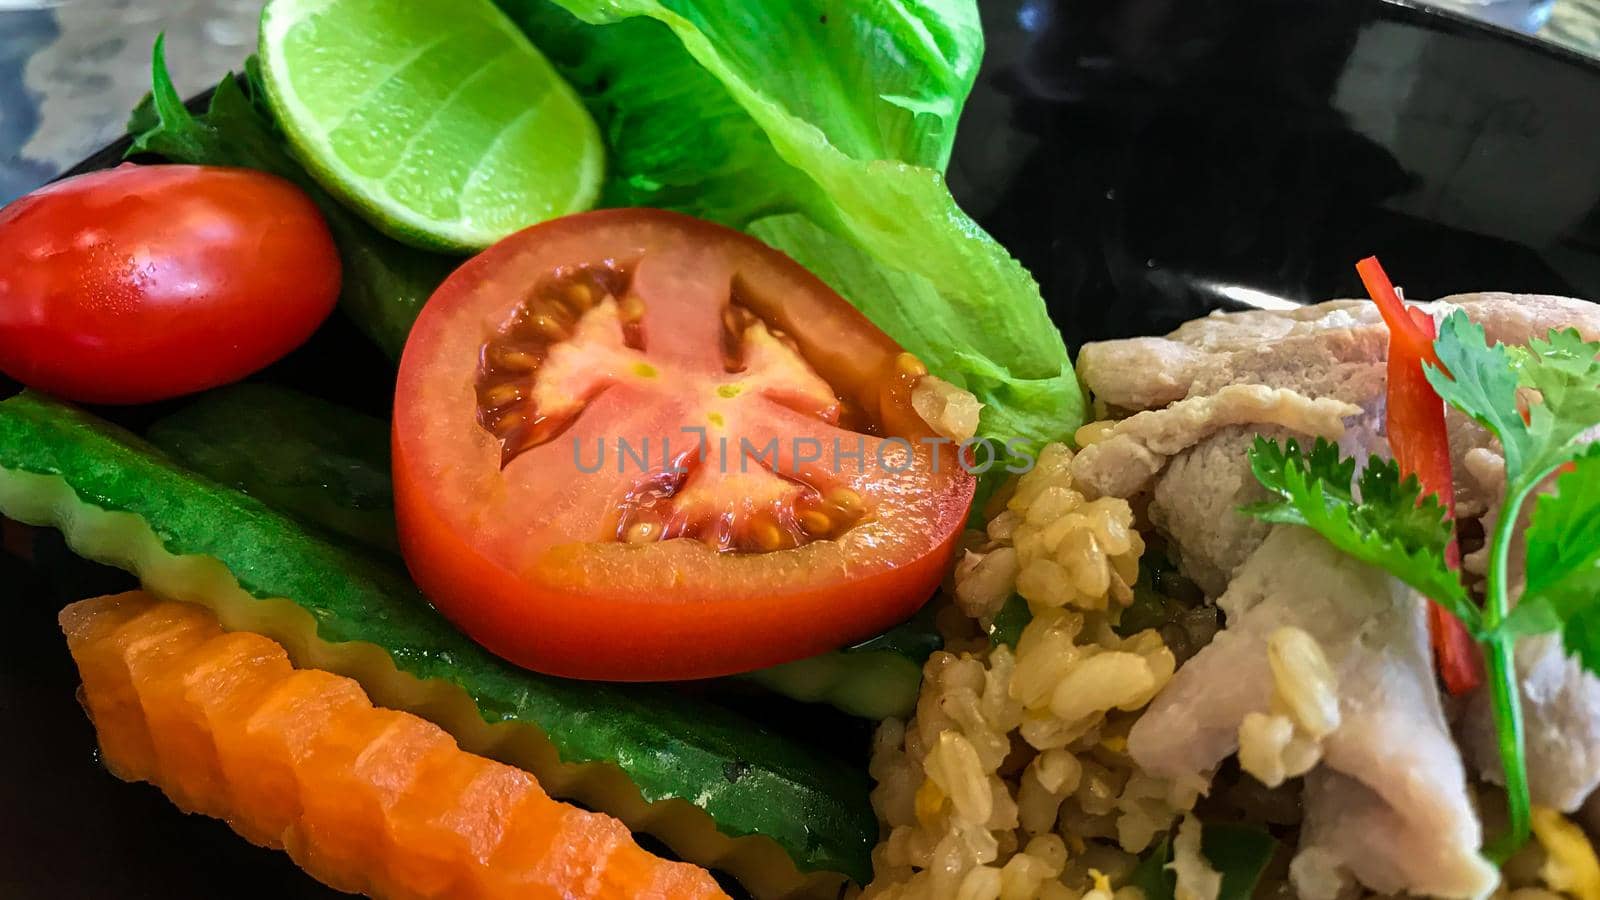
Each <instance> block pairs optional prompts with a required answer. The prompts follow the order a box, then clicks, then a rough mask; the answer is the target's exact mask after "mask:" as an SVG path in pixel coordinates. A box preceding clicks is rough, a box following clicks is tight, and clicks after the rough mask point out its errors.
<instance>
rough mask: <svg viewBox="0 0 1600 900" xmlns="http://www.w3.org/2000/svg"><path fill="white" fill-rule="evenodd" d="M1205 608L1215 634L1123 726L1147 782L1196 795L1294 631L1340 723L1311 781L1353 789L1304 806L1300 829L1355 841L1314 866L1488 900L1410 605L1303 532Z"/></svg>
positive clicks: (1451, 745)
mask: <svg viewBox="0 0 1600 900" xmlns="http://www.w3.org/2000/svg"><path fill="white" fill-rule="evenodd" d="M1218 606H1220V607H1221V608H1222V610H1223V612H1224V613H1226V614H1227V621H1228V627H1227V628H1226V629H1225V630H1224V631H1223V632H1222V633H1220V634H1219V635H1217V638H1216V639H1215V640H1214V641H1213V642H1212V643H1211V644H1210V645H1208V646H1207V647H1206V648H1205V649H1203V650H1201V651H1200V653H1199V654H1197V655H1196V656H1195V657H1194V658H1193V659H1191V660H1190V661H1189V662H1188V663H1187V664H1185V665H1184V666H1183V667H1182V668H1180V669H1179V670H1178V672H1177V674H1176V675H1175V676H1174V677H1173V679H1172V681H1171V683H1169V684H1168V686H1167V687H1166V689H1165V690H1163V691H1162V692H1161V694H1160V695H1159V696H1157V697H1156V699H1155V701H1154V702H1152V703H1151V705H1150V707H1149V709H1148V710H1147V711H1146V713H1145V714H1144V715H1143V716H1142V717H1141V718H1140V719H1139V721H1138V723H1137V724H1135V726H1134V728H1133V730H1132V732H1131V733H1130V734H1129V737H1128V750H1129V752H1130V754H1131V755H1132V756H1133V759H1134V761H1135V762H1137V763H1138V764H1139V765H1140V766H1141V767H1143V768H1144V769H1145V770H1146V771H1148V772H1150V773H1152V774H1154V775H1157V776H1161V777H1166V778H1172V779H1175V780H1179V781H1182V782H1185V783H1205V782H1206V781H1207V780H1208V779H1209V777H1210V775H1211V773H1212V772H1213V771H1214V770H1215V769H1216V767H1217V766H1218V765H1219V764H1220V763H1221V762H1222V761H1223V760H1224V759H1225V758H1227V757H1228V756H1229V755H1231V754H1233V753H1235V752H1237V750H1238V731H1239V726H1240V724H1241V723H1242V722H1243V721H1244V718H1245V716H1246V715H1248V714H1249V713H1252V712H1260V713H1265V712H1268V711H1269V710H1270V706H1271V697H1272V690H1273V687H1272V683H1273V682H1272V675H1271V670H1270V667H1269V664H1268V662H1267V652H1266V646H1267V639H1268V636H1269V635H1271V634H1272V633H1273V632H1274V631H1276V630H1277V629H1278V628H1280V627H1283V626H1295V627H1298V628H1300V629H1302V630H1304V631H1305V632H1307V633H1308V634H1310V635H1311V636H1312V637H1314V638H1316V639H1317V641H1318V642H1319V643H1320V644H1321V645H1322V648H1323V651H1324V653H1325V654H1326V655H1327V657H1328V661H1329V663H1330V664H1331V665H1332V666H1333V668H1334V671H1335V672H1336V673H1337V676H1338V681H1339V686H1340V687H1339V708H1340V714H1341V717H1340V724H1339V726H1338V728H1336V729H1335V730H1334V731H1333V733H1332V734H1330V735H1329V736H1328V737H1327V738H1326V739H1325V740H1324V742H1323V754H1324V755H1323V762H1322V766H1321V769H1319V770H1316V771H1321V770H1326V771H1327V772H1329V773H1331V774H1334V775H1337V776H1341V777H1343V778H1344V779H1346V780H1348V781H1349V782H1350V783H1352V784H1353V785H1357V786H1359V787H1360V790H1359V791H1326V792H1317V793H1315V794H1309V795H1308V797H1307V808H1306V816H1307V821H1308V822H1314V821H1320V822H1323V823H1330V822H1337V823H1339V824H1340V826H1341V828H1350V829H1356V830H1358V831H1361V830H1364V831H1365V832H1366V834H1365V835H1364V838H1363V839H1361V840H1358V839H1356V838H1353V837H1352V838H1347V839H1342V840H1335V839H1334V838H1332V837H1328V838H1326V839H1323V840H1320V841H1319V842H1318V843H1317V847H1318V850H1319V853H1318V855H1317V856H1316V857H1315V858H1316V859H1318V860H1320V861H1321V864H1322V865H1323V866H1324V868H1326V867H1327V866H1338V867H1342V868H1344V869H1348V871H1349V872H1350V873H1351V874H1353V875H1354V876H1355V877H1356V878H1357V879H1359V880H1361V882H1362V883H1363V884H1367V885H1368V886H1369V887H1371V888H1374V889H1376V890H1380V891H1386V892H1387V891H1395V890H1402V889H1403V890H1407V891H1410V892H1413V893H1424V894H1434V895H1437V896H1445V897H1478V896H1481V895H1483V894H1484V893H1487V891H1488V890H1490V889H1491V888H1492V887H1493V885H1494V883H1495V879H1496V875H1495V872H1494V870H1493V868H1492V867H1490V866H1489V865H1488V864H1487V863H1485V862H1484V861H1483V860H1482V858H1481V857H1479V855H1478V845H1479V843H1480V840H1481V833H1480V828H1479V825H1478V819H1477V815H1476V813H1475V812H1474V810H1473V808H1472V806H1471V803H1470V802H1469V799H1468V795H1467V789H1466V773H1465V769H1464V767H1463V765H1462V761H1461V756H1460V753H1459V751H1458V750H1457V749H1456V745H1455V742H1454V741H1453V740H1452V738H1451V736H1450V732H1449V728H1448V726H1447V725H1446V723H1445V719H1444V713H1443V710H1442V709H1441V706H1440V702H1439V696H1438V691H1437V689H1436V688H1435V682H1434V674H1433V662H1432V658H1431V656H1430V654H1429V651H1428V643H1427V626H1426V619H1425V613H1424V606H1423V601H1422V599H1421V598H1419V597H1418V596H1417V595H1416V594H1415V593H1413V592H1411V591H1410V590H1408V589H1406V588H1404V587H1403V586H1402V585H1400V584H1399V583H1398V582H1396V581H1394V580H1393V579H1391V578H1389V577H1388V576H1386V575H1384V574H1383V573H1382V572H1380V571H1379V570H1377V569H1374V568H1372V567H1369V566H1366V565H1363V564H1361V563H1359V562H1357V561H1355V560H1353V559H1351V558H1350V557H1347V556H1345V555H1344V554H1342V553H1340V552H1339V551H1337V550H1336V549H1334V548H1333V547H1332V546H1331V545H1329V544H1328V543H1327V542H1326V541H1323V540H1322V539H1321V538H1320V537H1318V536H1317V535H1315V534H1314V533H1312V532H1310V531H1309V530H1307V529H1303V528H1296V527H1289V526H1278V527H1276V528H1274V529H1273V530H1272V532H1271V533H1270V534H1269V535H1268V536H1267V538H1266V540H1265V541H1263V542H1262V544H1261V546H1260V547H1259V548H1258V549H1257V550H1256V552H1255V553H1253V554H1252V555H1251V556H1250V558H1249V559H1248V560H1247V561H1246V562H1245V563H1244V565H1243V566H1242V567H1240V569H1239V571H1238V573H1237V575H1236V576H1235V577H1234V579H1233V581H1232V583H1231V584H1230V585H1229V586H1228V589H1227V591H1226V592H1225V593H1224V594H1223V595H1222V597H1221V598H1220V599H1219V600H1218ZM1318 777H1319V778H1320V777H1322V776H1318Z"/></svg>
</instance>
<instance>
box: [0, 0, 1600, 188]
mask: <svg viewBox="0 0 1600 900" xmlns="http://www.w3.org/2000/svg"><path fill="white" fill-rule="evenodd" d="M1456 2H1458V3H1459V2H1464V0H1456ZM1465 2H1470V0H1465ZM260 7H261V0H0V203H5V202H8V201H9V200H11V199H13V198H15V197H17V196H20V195H21V194H23V193H26V192H27V191H29V190H32V189H33V188H34V187H36V186H38V185H40V184H43V183H44V182H46V181H48V180H49V179H50V178H52V177H54V176H55V175H56V174H58V173H59V172H61V171H62V170H63V169H65V168H67V167H69V166H71V165H72V164H74V163H75V162H77V161H78V160H80V159H82V158H83V157H85V156H87V155H88V154H89V153H91V152H93V151H94V150H95V149H96V148H98V147H101V146H103V145H104V144H106V143H107V142H109V141H111V140H112V139H114V138H116V137H117V136H119V135H120V134H122V132H123V130H124V129H123V123H124V122H125V121H126V119H127V115H128V112H129V110H131V109H132V108H133V106H134V104H136V103H137V102H138V101H139V98H140V97H142V96H143V95H144V94H145V92H146V91H147V90H149V84H150V82H149V73H150V44H151V42H152V41H153V40H154V38H155V36H156V34H157V33H160V32H165V33H166V36H167V58H168V60H169V61H170V62H171V65H172V70H173V78H174V80H175V81H176V83H177V85H178V88H179V90H180V91H181V92H183V93H184V94H185V95H188V94H191V93H195V92H198V91H200V90H203V89H205V88H207V87H209V86H211V85H213V84H215V83H216V82H217V80H218V79H220V78H221V77H222V75H223V74H224V73H225V72H227V71H229V70H230V69H233V68H236V67H237V66H238V65H239V64H240V62H241V61H242V60H243V59H244V58H245V57H246V56H247V55H248V54H249V53H250V52H251V49H252V47H253V45H254V42H255V35H256V20H257V16H258V14H259V11H260ZM1539 36H1540V37H1542V38H1545V39H1548V40H1550V41H1552V42H1554V43H1557V44H1561V45H1564V46H1567V47H1569V48H1572V49H1575V50H1578V51H1580V52H1586V53H1590V54H1593V55H1595V56H1597V57H1600V0H1557V2H1556V6H1555V8H1554V10H1553V12H1552V14H1551V16H1550V19H1549V21H1548V22H1547V23H1546V24H1545V25H1544V27H1543V28H1542V29H1541V31H1540V32H1539Z"/></svg>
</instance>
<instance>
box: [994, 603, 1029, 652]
mask: <svg viewBox="0 0 1600 900" xmlns="http://www.w3.org/2000/svg"><path fill="white" fill-rule="evenodd" d="M1032 621H1033V611H1032V610H1030V609H1028V601H1026V600H1024V599H1022V597H1021V596H1019V595H1017V594H1012V595H1011V596H1010V597H1008V598H1007V599H1006V602H1005V604H1004V605H1003V606H1001V607H1000V611H999V612H997V613H995V616H994V621H993V622H991V623H989V644H990V645H991V646H996V647H998V646H1000V645H1001V644H1005V645H1006V646H1008V647H1016V646H1017V641H1020V640H1022V630H1023V629H1024V628H1027V627H1028V623H1029V622H1032Z"/></svg>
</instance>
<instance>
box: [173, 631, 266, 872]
mask: <svg viewBox="0 0 1600 900" xmlns="http://www.w3.org/2000/svg"><path fill="white" fill-rule="evenodd" d="M206 647H207V648H210V649H211V650H212V653H211V655H210V656H209V657H205V658H203V659H197V660H195V662H194V664H193V666H192V668H191V669H190V670H189V671H188V673H186V675H185V676H184V688H185V690H184V702H185V709H184V713H183V717H182V718H183V721H184V724H185V726H186V727H188V728H190V729H193V733H194V735H195V740H196V746H197V747H198V746H199V736H200V735H204V740H205V746H206V748H207V749H208V750H209V752H210V759H211V762H212V763H213V764H214V765H215V766H216V772H217V774H218V777H219V778H220V780H221V783H222V785H223V791H224V797H225V800H226V803H225V807H224V808H225V814H224V815H222V816H221V817H222V818H225V819H227V820H228V824H229V825H231V826H233V830H234V831H237V832H239V834H241V835H243V836H244V838H245V839H246V840H248V841H250V842H251V843H253V844H260V845H262V846H265V847H273V848H277V847H280V846H281V845H282V842H283V828H284V825H285V821H284V819H283V817H281V816H279V817H276V818H274V817H273V816H271V815H261V814H260V811H259V810H257V809H255V808H253V807H252V805H251V804H249V803H246V802H244V801H243V800H242V798H241V797H240V796H239V791H238V788H239V785H240V784H241V778H240V777H237V773H231V772H230V770H229V766H228V764H227V763H228V760H227V759H226V758H225V757H224V755H223V753H222V752H221V751H220V750H219V749H218V747H217V738H218V735H219V734H222V733H224V731H225V729H224V728H221V727H219V723H226V722H240V721H244V720H245V719H247V718H248V716H249V715H250V713H251V712H253V711H254V710H255V709H256V707H257V706H259V705H260V704H261V702H262V699H263V698H264V697H265V695H266V693H267V691H268V690H270V688H271V686H272V685H274V684H276V683H277V682H278V681H281V680H282V679H283V678H285V677H286V676H287V675H288V674H289V673H290V672H291V671H293V668H292V667H291V666H290V665H289V655H288V654H287V653H285V652H284V649H283V647H281V646H279V645H278V644H276V643H274V642H273V641H271V640H269V639H268V638H265V637H262V636H261V635H259V634H251V633H249V632H246V631H237V632H233V633H230V634H224V635H222V636H220V637H218V638H216V639H215V640H212V641H209V642H208V643H207V644H206Z"/></svg>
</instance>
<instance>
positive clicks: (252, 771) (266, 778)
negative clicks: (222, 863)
mask: <svg viewBox="0 0 1600 900" xmlns="http://www.w3.org/2000/svg"><path fill="white" fill-rule="evenodd" d="M365 702H366V695H365V694H363V693H362V692H361V689H360V688H359V687H357V686H356V683H355V682H353V681H351V680H349V679H348V678H340V677H339V676H337V675H333V674H330V673H328V672H320V671H317V670H315V669H294V670H291V671H290V672H289V673H287V674H286V675H285V676H284V677H283V678H282V679H281V680H280V681H278V682H277V683H276V684H274V685H272V687H271V688H269V689H268V690H267V691H266V692H265V694H264V695H263V696H262V698H261V702H260V703H259V704H257V706H256V708H255V709H254V710H253V711H251V712H250V713H249V715H248V717H247V718H245V719H243V720H242V721H236V722H234V723H233V727H232V728H231V729H230V730H228V731H223V732H218V734H217V750H218V752H219V753H221V754H222V756H223V759H224V760H226V761H227V762H225V763H224V765H225V766H226V767H227V770H228V773H229V775H230V777H233V778H236V779H237V780H236V781H235V782H234V783H235V786H236V789H237V792H238V796H239V803H240V804H241V805H242V806H244V807H245V808H247V809H249V810H251V811H252V813H253V815H255V816H258V817H259V820H260V821H261V822H262V823H263V825H264V826H265V827H266V828H269V829H276V831H277V833H278V834H280V835H282V841H281V844H280V846H283V847H284V848H285V849H287V848H288V847H289V845H290V844H292V843H294V841H295V839H296V837H297V835H295V834H294V833H293V832H294V830H295V829H296V828H297V827H298V825H299V823H300V820H301V811H302V809H303V802H304V788H305V784H304V780H303V774H302V771H301V769H300V766H301V764H302V763H303V762H305V760H306V759H307V757H309V756H310V755H311V751H312V747H313V746H314V744H315V742H316V739H317V737H318V735H320V734H321V733H322V730H323V729H324V728H326V727H327V724H328V722H329V721H330V720H331V719H332V718H333V717H334V715H335V714H336V713H338V712H340V711H341V710H343V709H348V708H351V707H358V706H360V705H361V704H363V703H365ZM298 861H299V860H296V862H298Z"/></svg>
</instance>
